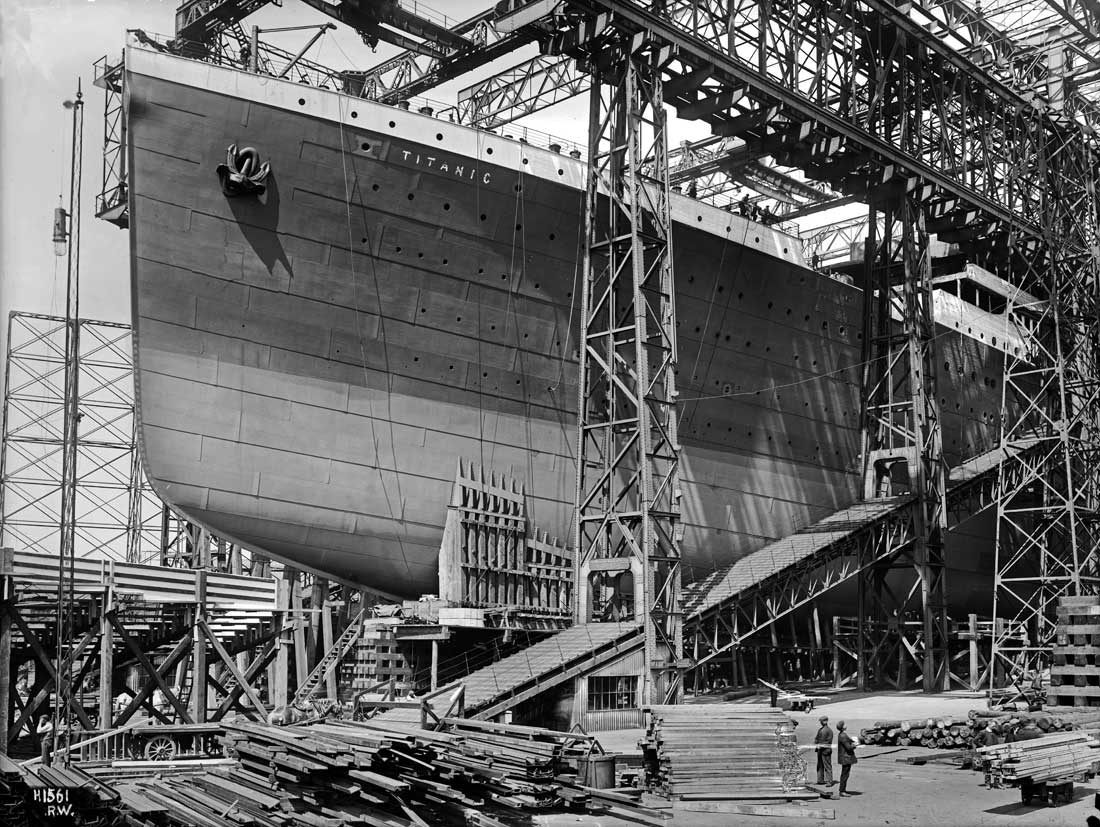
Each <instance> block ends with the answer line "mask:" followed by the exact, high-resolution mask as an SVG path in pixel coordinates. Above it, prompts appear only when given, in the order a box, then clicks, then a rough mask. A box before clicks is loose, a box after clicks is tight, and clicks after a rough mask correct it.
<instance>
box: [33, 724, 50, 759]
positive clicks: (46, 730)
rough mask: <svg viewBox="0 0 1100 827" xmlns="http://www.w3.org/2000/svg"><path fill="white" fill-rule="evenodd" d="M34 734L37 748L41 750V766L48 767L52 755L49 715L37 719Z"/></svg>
mask: <svg viewBox="0 0 1100 827" xmlns="http://www.w3.org/2000/svg"><path fill="white" fill-rule="evenodd" d="M34 734H35V735H37V736H38V743H39V747H40V748H41V750H42V765H43V766H44V767H48V766H50V758H51V756H52V754H53V719H52V718H51V717H50V716H49V715H43V716H42V717H41V718H39V719H38V727H37V728H36V729H35V731H34Z"/></svg>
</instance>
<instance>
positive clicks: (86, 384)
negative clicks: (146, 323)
mask: <svg viewBox="0 0 1100 827" xmlns="http://www.w3.org/2000/svg"><path fill="white" fill-rule="evenodd" d="M65 327H66V325H65V319H64V318H61V317H59V316H48V315H41V314H37V313H21V312H13V313H11V314H10V315H9V317H8V342H7V348H8V349H7V359H6V365H5V383H4V409H3V440H4V441H3V451H2V453H0V464H2V468H0V481H2V486H0V518H2V527H0V530H2V534H0V538H2V540H0V542H2V545H5V546H12V547H14V548H18V549H21V550H23V549H25V550H28V551H35V552H37V553H41V554H48V555H56V554H57V548H58V545H59V543H60V514H61V478H62V464H63V463H62V459H63V447H64V434H65V421H66V420H65V388H64V375H65ZM78 327H79V342H80V351H79V353H80V357H79V361H78V364H79V369H80V374H81V375H80V380H79V395H78V398H77V405H76V407H77V415H76V419H77V421H76V422H75V423H74V424H75V426H76V486H75V487H76V494H75V510H74V524H75V529H74V532H75V539H74V555H75V556H76V557H78V558H83V557H106V558H110V559H114V560H120V561H126V562H134V563H142V562H148V561H150V560H156V559H159V556H160V551H159V549H160V531H161V504H160V501H159V500H158V499H157V497H156V496H155V495H154V494H153V492H152V490H151V489H150V488H149V486H148V484H147V483H146V482H145V479H144V477H143V476H142V474H141V471H140V463H139V462H138V460H137V434H136V430H135V429H136V421H135V417H134V402H133V398H134V393H133V369H132V364H131V344H130V327H129V326H128V325H124V324H117V323H114V322H100V321H94V320H91V319H81V320H80V321H79V325H78Z"/></svg>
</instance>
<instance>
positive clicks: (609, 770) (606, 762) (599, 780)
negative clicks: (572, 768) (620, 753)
mask: <svg viewBox="0 0 1100 827" xmlns="http://www.w3.org/2000/svg"><path fill="white" fill-rule="evenodd" d="M577 781H578V783H580V784H581V786H583V787H592V788H593V789H597V790H610V789H613V788H614V787H615V756H614V755H595V754H593V755H588V756H585V757H583V758H578V759H577Z"/></svg>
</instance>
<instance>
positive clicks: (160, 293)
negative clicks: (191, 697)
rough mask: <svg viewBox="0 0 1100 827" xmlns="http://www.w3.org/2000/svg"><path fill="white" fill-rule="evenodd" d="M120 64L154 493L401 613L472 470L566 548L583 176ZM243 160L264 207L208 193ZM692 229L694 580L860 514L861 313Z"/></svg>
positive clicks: (692, 221)
mask: <svg viewBox="0 0 1100 827" xmlns="http://www.w3.org/2000/svg"><path fill="white" fill-rule="evenodd" d="M126 65H127V90H128V93H127V94H128V96H129V101H128V119H129V120H128V141H129V146H128V152H129V170H130V182H129V183H130V222H131V228H132V229H131V234H130V237H131V245H132V251H131V260H132V269H133V296H134V299H133V301H134V312H133V318H134V325H135V331H136V335H135V337H134V338H135V350H136V352H135V364H136V367H137V381H136V385H137V394H138V400H139V414H140V419H141V435H142V447H143V452H142V453H143V457H144V461H145V463H146V470H147V473H148V475H149V478H150V479H151V481H152V482H153V485H154V487H155V488H156V489H157V491H158V493H159V494H160V495H161V496H163V497H164V498H165V499H166V500H167V501H168V502H170V503H172V504H173V505H175V506H176V507H178V508H179V509H180V510H182V511H183V512H184V513H186V514H188V515H189V516H191V517H192V518H193V519H195V520H196V521H198V522H200V523H203V524H205V525H207V526H208V527H210V528H211V529H212V530H214V531H216V532H217V533H219V534H222V535H223V536H226V537H230V538H233V539H235V540H237V541H238V542H241V543H243V544H244V545H247V546H250V547H254V548H258V549H262V550H264V551H267V552H268V553H270V554H272V555H273V556H276V557H279V558H282V559H285V560H288V561H291V562H294V563H295V564H297V565H299V566H302V567H303V568H308V569H312V570H316V571H320V572H323V573H325V574H328V575H331V576H336V577H339V578H341V579H345V580H348V581H353V582H358V583H363V584H365V585H369V586H372V587H375V588H378V589H381V590H383V591H387V592H392V593H399V594H416V593H421V592H431V591H434V590H435V578H436V555H437V553H438V548H439V539H440V534H441V531H442V525H443V522H444V516H445V507H446V503H447V502H448V499H449V492H450V487H451V484H452V481H453V479H454V474H455V469H456V466H457V464H458V461H459V460H460V459H463V460H470V461H473V462H475V463H478V464H480V465H483V466H485V467H487V468H491V469H494V470H497V471H504V472H506V473H508V474H509V475H511V476H513V477H515V478H518V479H521V480H524V481H525V482H526V484H527V491H528V496H529V503H530V508H529V514H530V517H531V519H532V520H533V521H534V522H536V523H537V524H538V525H539V526H540V527H542V528H544V529H547V530H549V531H551V533H557V534H558V535H559V536H562V537H566V536H568V530H569V529H568V526H569V520H570V515H571V511H572V501H573V494H574V492H573V486H574V465H573V459H572V454H573V451H574V450H575V445H574V440H575V414H574V411H575V408H576V401H577V400H576V394H577V389H576V384H575V376H576V364H575V339H574V337H573V329H575V327H576V324H577V318H576V312H577V311H576V304H577V302H576V298H577V297H576V295H575V294H576V290H577V288H578V283H577V279H578V277H579V266H580V244H581V233H582V229H581V227H582V221H581V210H582V186H583V178H584V167H583V165H582V164H581V163H580V162H579V161H576V160H574V159H572V158H569V157H566V156H562V155H560V154H557V153H553V152H550V151H547V150H541V149H536V148H534V147H531V146H529V145H526V144H523V143H520V142H517V141H511V140H507V139H505V138H503V137H499V136H495V135H491V134H487V133H484V132H481V131H477V130H471V129H467V128H464V127H460V126H457V125H455V124H451V123H447V122H443V121H440V120H436V119H433V118H430V117H427V116H423V115H419V114H416V113H412V112H408V111H403V110H400V109H396V108H390V107H386V106H382V105H378V104H373V103H370V102H366V101H361V100H356V99H353V98H348V97H345V96H342V95H338V94H336V93H333V92H327V91H325V90H319V89H316V88H312V87H308V86H303V85H299V84H294V83H290V82H286V81H280V80H276V79H272V78H267V77H262V76H258V75H250V74H247V73H243V72H237V71H234V70H232V69H227V68H223V67H216V66H211V65H209V64H205V63H199V62H195V61H189V60H184V59H181V58H177V57H174V56H170V55H165V54H160V53H157V52H153V51H149V50H145V49H139V48H128V49H127V54H126ZM234 143H236V144H238V145H239V146H246V145H247V146H253V147H255V148H256V149H257V150H258V151H259V153H260V155H261V156H262V157H263V158H264V159H265V160H268V161H270V162H271V166H272V173H271V175H270V176H269V179H268V181H267V192H266V193H265V194H264V195H263V196H260V197H259V198H255V197H238V198H227V197H226V196H225V195H224V194H223V193H222V191H221V189H220V188H219V184H218V178H217V175H216V173H215V166H216V165H217V164H218V163H220V162H222V161H223V160H224V158H225V153H226V148H227V146H229V145H230V144H234ZM674 211H675V215H674V218H675V221H676V224H675V228H674V239H673V243H674V249H675V256H676V258H675V266H676V273H677V283H678V292H677V312H678V335H679V341H680V365H679V378H678V382H679V385H680V387H681V398H682V399H683V400H684V406H683V413H682V420H681V439H682V441H683V444H684V448H685V450H684V455H683V459H682V468H683V482H684V484H683V489H684V497H683V501H682V502H683V508H684V521H685V525H686V536H685V559H686V563H687V566H688V574H689V576H691V574H692V572H693V571H695V572H697V573H698V574H703V573H706V572H709V571H710V570H711V569H712V568H713V567H714V566H716V565H721V564H722V563H725V562H729V561H730V560H732V559H734V558H735V557H736V556H737V555H739V554H743V553H745V552H747V551H750V550H752V549H754V548H757V547H759V546H761V545H763V544H764V543H765V542H767V541H769V540H771V539H775V538H777V537H781V536H783V535H785V534H788V533H790V532H791V531H793V530H795V529H797V528H798V527H800V526H802V525H805V524H807V523H809V522H811V521H813V520H815V519H817V518H820V517H821V516H824V515H825V514H827V513H829V512H830V511H834V510H836V509H838V508H840V507H842V506H844V505H847V504H849V503H850V502H852V501H853V500H854V498H855V496H856V493H857V492H856V486H857V484H858V482H857V473H856V471H857V468H856V465H857V462H858V450H859V445H858V435H857V430H856V429H857V427H858V418H859V417H858V381H859V366H858V362H859V358H860V357H859V353H860V342H859V318H860V315H859V314H860V303H861V294H860V292H859V291H858V290H856V289H855V288H853V287H851V286H849V285H846V284H844V283H842V282H840V281H837V280H835V279H831V278H828V277H825V276H822V275H819V274H816V273H814V272H813V271H811V270H809V269H807V268H806V267H805V266H804V265H803V264H802V261H801V256H800V253H799V251H798V250H797V247H796V243H795V241H794V240H793V239H791V238H789V237H788V236H785V235H783V234H782V233H779V232H776V231H774V230H772V229H769V228H767V227H764V226H761V225H758V224H755V223H752V222H749V221H747V220H745V219H743V218H741V217H739V216H735V215H731V214H729V213H725V212H722V211H720V210H716V209H714V208H712V207H709V206H705V205H701V204H697V203H695V202H692V201H690V200H688V199H685V198H678V197H677V198H674ZM941 332H943V333H944V335H943V336H942V337H941V340H940V354H941V357H942V358H941V360H940V361H941V362H942V365H941V370H940V374H939V382H940V392H941V397H942V400H941V404H942V407H943V410H944V427H945V435H944V436H945V439H944V442H945V449H946V452H947V454H948V456H949V458H950V459H951V461H957V460H958V459H959V458H962V457H967V456H973V455H975V454H978V453H981V452H982V451H984V450H987V449H988V448H989V447H991V446H992V443H993V441H994V439H995V438H996V411H997V409H998V407H999V405H1000V391H999V388H997V386H996V385H997V380H999V377H1000V373H1001V353H1000V351H999V350H998V349H997V348H995V347H991V346H990V345H988V344H986V343H984V342H983V341H980V340H978V339H976V338H974V337H972V336H968V335H965V334H964V333H962V332H961V331H960V332H958V333H956V332H949V331H947V330H942V331H941ZM956 559H959V560H961V559H962V558H961V557H958V556H956ZM971 563H973V561H971ZM963 565H964V567H965V565H968V564H963ZM976 565H977V566H978V567H979V568H980V563H978V564H976Z"/></svg>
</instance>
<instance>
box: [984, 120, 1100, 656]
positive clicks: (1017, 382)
mask: <svg viewBox="0 0 1100 827" xmlns="http://www.w3.org/2000/svg"><path fill="white" fill-rule="evenodd" d="M1090 150H1091V147H1090V146H1089V145H1082V143H1081V142H1080V141H1079V139H1078V138H1077V135H1076V132H1075V131H1074V130H1066V131H1065V132H1059V133H1055V135H1053V136H1051V137H1050V139H1049V140H1048V141H1047V142H1046V143H1045V145H1044V147H1043V151H1042V153H1041V154H1040V155H1039V157H1038V158H1037V159H1036V164H1037V166H1038V167H1039V169H1040V171H1041V174H1042V175H1043V177H1044V178H1045V180H1046V186H1045V187H1044V198H1045V199H1046V205H1045V207H1046V208H1045V210H1044V212H1043V244H1042V246H1041V247H1039V248H1038V249H1036V250H1028V249H1024V250H1020V251H1019V252H1020V255H1019V264H1020V266H1021V267H1022V269H1023V270H1024V272H1025V276H1026V278H1025V280H1024V281H1023V283H1022V288H1026V291H1027V292H1025V290H1024V289H1021V290H1020V291H1019V292H1018V293H1017V294H1016V295H1015V296H1014V297H1013V299H1012V300H1011V301H1010V303H1009V308H1008V312H1007V314H1006V317H1007V318H1008V319H1009V320H1011V321H1014V322H1016V324H1017V326H1018V327H1019V329H1020V330H1021V332H1023V333H1024V336H1025V340H1024V347H1023V348H1022V349H1021V352H1020V353H1018V354H1013V355H1012V356H1011V357H1006V359H1005V368H1004V380H1003V382H1002V394H1003V399H1004V404H1003V405H1002V439H1003V441H1004V442H1005V443H1006V444H1011V443H1012V442H1014V441H1018V440H1020V439H1033V440H1038V442H1039V445H1040V446H1041V456H1040V457H1039V458H1038V459H1036V460H1034V461H1028V462H1023V461H1021V460H1018V459H1017V460H1006V463H1005V468H1004V470H1003V474H1004V480H1005V483H1004V487H1003V489H1002V492H1001V498H1000V501H999V503H998V511H997V518H998V520H997V554H996V572H995V588H994V608H995V613H996V616H998V617H1003V618H1005V619H1007V620H1010V621H1013V622H1014V623H1015V624H1018V625H1020V626H1022V627H1023V628H1025V629H1026V630H1027V635H1026V636H1024V637H1021V636H1018V635H1009V634H1007V633H1001V634H998V635H995V636H994V643H993V652H994V660H995V663H994V670H995V671H996V670H1000V669H1003V670H1005V671H1006V672H1007V673H1008V674H1010V675H1020V674H1022V673H1023V672H1024V671H1029V670H1033V669H1040V668H1042V667H1043V666H1044V665H1046V663H1047V662H1048V657H1049V646H1050V645H1051V642H1052V640H1053V639H1054V635H1055V611H1054V610H1055V606H1056V603H1057V600H1058V598H1060V597H1062V596H1079V595H1084V594H1095V593H1096V592H1097V591H1098V590H1100V576H1098V572H1097V564H1098V561H1097V550H1098V549H1100V513H1098V506H1100V371H1098V367H1097V357H1098V356H1100V349H1098V347H1100V317H1098V313H1097V309H1098V306H1097V285H1098V279H1100V258H1098V257H1100V249H1098V244H1100V236H1098V232H1097V222H1098V215H1097V199H1096V167H1095V165H1096V155H1095V154H1094V152H1092V151H1090ZM1009 471H1014V472H1016V473H1015V476H1010V475H1009V473H1008V472H1009ZM1010 480H1013V483H1012V484H1010V483H1009V481H1010Z"/></svg>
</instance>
